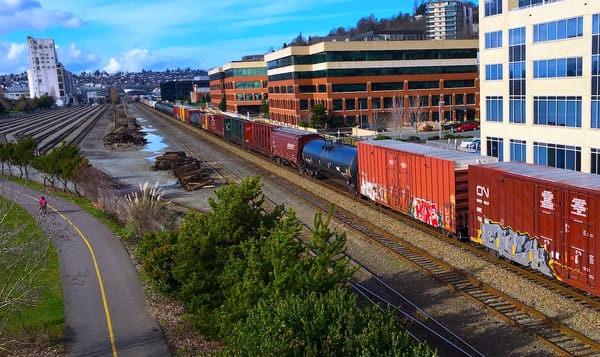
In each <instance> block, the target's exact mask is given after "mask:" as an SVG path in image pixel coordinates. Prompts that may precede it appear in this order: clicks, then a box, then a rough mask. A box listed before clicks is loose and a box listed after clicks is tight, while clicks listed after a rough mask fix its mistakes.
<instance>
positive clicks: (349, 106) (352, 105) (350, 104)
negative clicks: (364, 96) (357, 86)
mask: <svg viewBox="0 0 600 357" xmlns="http://www.w3.org/2000/svg"><path fill="white" fill-rule="evenodd" d="M355 109H356V101H355V100H354V98H350V99H346V110H355Z"/></svg>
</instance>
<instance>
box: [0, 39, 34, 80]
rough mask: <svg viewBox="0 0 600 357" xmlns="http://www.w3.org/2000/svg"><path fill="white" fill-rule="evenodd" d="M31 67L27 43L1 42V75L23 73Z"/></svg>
mask: <svg viewBox="0 0 600 357" xmlns="http://www.w3.org/2000/svg"><path fill="white" fill-rule="evenodd" d="M28 67H29V58H28V52H27V45H26V44H25V43H11V42H0V73H21V72H24V71H26V70H27V68H28Z"/></svg>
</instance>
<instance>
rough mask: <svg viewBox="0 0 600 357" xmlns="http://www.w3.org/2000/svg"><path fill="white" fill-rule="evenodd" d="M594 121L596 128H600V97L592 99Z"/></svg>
mask: <svg viewBox="0 0 600 357" xmlns="http://www.w3.org/2000/svg"><path fill="white" fill-rule="evenodd" d="M591 119H592V123H591V127H592V128H594V129H598V128H600V98H599V99H592V118H591Z"/></svg>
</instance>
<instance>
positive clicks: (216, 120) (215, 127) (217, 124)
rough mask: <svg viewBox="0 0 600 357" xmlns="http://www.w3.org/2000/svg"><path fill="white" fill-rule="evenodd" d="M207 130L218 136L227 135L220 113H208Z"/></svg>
mask: <svg viewBox="0 0 600 357" xmlns="http://www.w3.org/2000/svg"><path fill="white" fill-rule="evenodd" d="M206 130H208V131H209V132H211V133H213V134H215V135H217V136H220V137H223V136H224V135H225V134H224V130H225V127H224V123H223V116H222V115H218V114H208V115H207V116H206Z"/></svg>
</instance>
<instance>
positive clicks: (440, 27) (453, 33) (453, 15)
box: [425, 0, 473, 40]
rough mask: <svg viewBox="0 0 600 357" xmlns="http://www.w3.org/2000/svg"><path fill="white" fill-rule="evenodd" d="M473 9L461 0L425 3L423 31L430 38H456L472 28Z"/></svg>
mask: <svg viewBox="0 0 600 357" xmlns="http://www.w3.org/2000/svg"><path fill="white" fill-rule="evenodd" d="M472 25H473V9H472V8H470V7H468V6H466V5H465V4H464V3H463V2H462V1H456V0H449V1H432V2H428V3H427V4H426V9H425V32H426V34H427V38H428V39H430V40H456V39H459V38H464V37H466V36H467V35H468V34H470V33H471V32H472V30H473V28H472Z"/></svg>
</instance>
